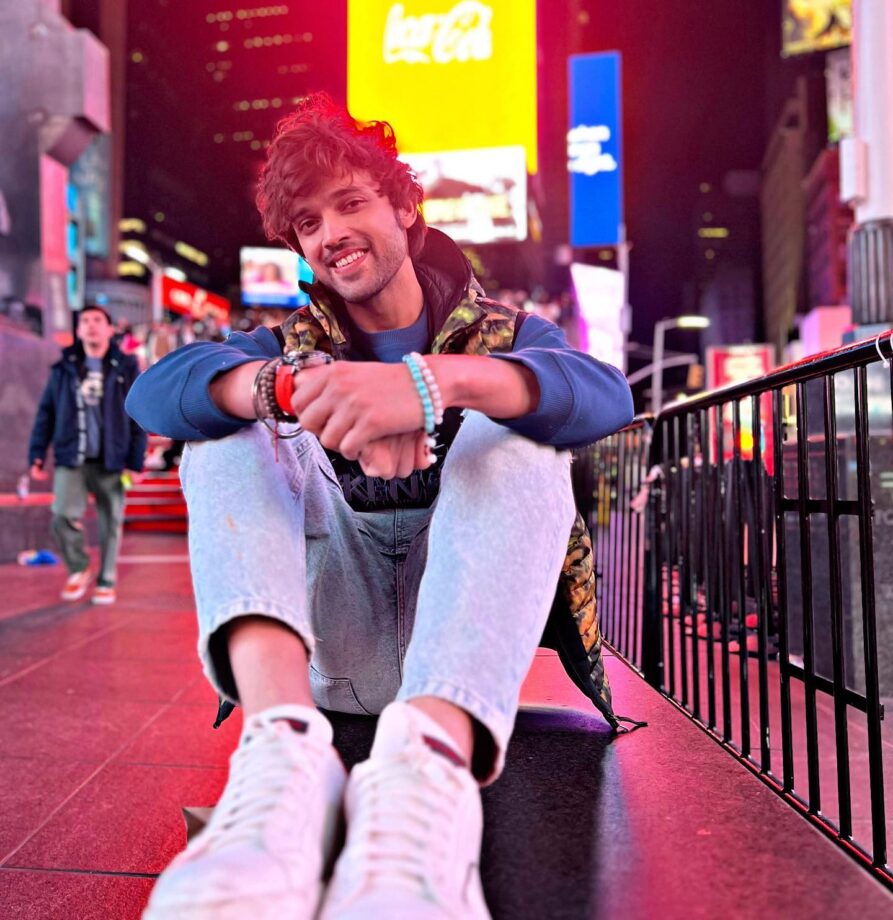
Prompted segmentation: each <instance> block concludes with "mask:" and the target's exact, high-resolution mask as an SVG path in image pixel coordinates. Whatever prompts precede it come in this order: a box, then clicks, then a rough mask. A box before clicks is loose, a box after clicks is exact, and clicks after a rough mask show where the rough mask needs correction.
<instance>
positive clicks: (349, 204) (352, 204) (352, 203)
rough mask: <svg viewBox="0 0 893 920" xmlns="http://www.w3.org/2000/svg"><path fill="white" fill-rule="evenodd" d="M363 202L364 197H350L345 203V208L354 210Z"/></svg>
mask: <svg viewBox="0 0 893 920" xmlns="http://www.w3.org/2000/svg"><path fill="white" fill-rule="evenodd" d="M362 203H363V199H362V198H350V199H349V200H348V201H346V202H345V203H344V210H345V211H348V210H350V211H352V210H354V209H355V208H358V207H359V206H360V205H361V204H362Z"/></svg>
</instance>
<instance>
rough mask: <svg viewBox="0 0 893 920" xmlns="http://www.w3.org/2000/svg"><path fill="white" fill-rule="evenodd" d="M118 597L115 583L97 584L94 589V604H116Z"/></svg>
mask: <svg viewBox="0 0 893 920" xmlns="http://www.w3.org/2000/svg"><path fill="white" fill-rule="evenodd" d="M117 599H118V595H117V593H116V592H115V586H114V585H97V586H96V587H95V588H94V589H93V603H94V604H114V603H115V601H116V600H117Z"/></svg>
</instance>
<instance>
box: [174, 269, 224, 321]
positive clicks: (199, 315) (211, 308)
mask: <svg viewBox="0 0 893 920" xmlns="http://www.w3.org/2000/svg"><path fill="white" fill-rule="evenodd" d="M161 302H162V304H164V306H165V307H167V309H168V310H172V311H173V312H174V313H180V314H181V315H183V316H190V317H192V319H205V318H207V317H209V316H211V317H213V318H214V319H216V320H217V321H218V322H221V323H227V322H229V301H228V300H227V299H226V298H225V297H220V296H218V295H217V294H212V293H211V292H210V291H206V290H205V289H204V288H201V287H199V286H198V285H196V284H190V283H189V282H188V281H177V280H176V279H174V278H169V277H168V276H167V275H163V276H162V278H161Z"/></svg>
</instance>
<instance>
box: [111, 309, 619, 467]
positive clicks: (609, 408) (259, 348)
mask: <svg viewBox="0 0 893 920" xmlns="http://www.w3.org/2000/svg"><path fill="white" fill-rule="evenodd" d="M423 317H424V314H423ZM413 330H415V332H413ZM420 333H421V334H422V338H419V337H418V336H419V334H420ZM354 334H355V333H354ZM353 341H354V342H355V343H356V344H355V349H354V354H352V355H351V357H352V358H357V359H363V358H365V359H366V360H368V359H370V358H374V357H378V359H379V360H388V361H394V360H397V361H399V360H400V356H401V355H402V354H405V353H406V352H408V351H413V350H416V351H420V352H423V353H424V352H425V351H426V350H427V346H428V344H429V342H428V334H427V329H426V328H425V326H424V325H420V324H418V323H417V324H414V326H410V327H408V328H407V329H403V330H395V331H394V332H390V333H379V334H377V335H374V336H366V337H364V338H363V340H362V341H357V339H356V338H354V339H353ZM406 346H408V347H406ZM401 349H403V350H402V351H401ZM363 352H365V354H363ZM280 354H282V350H281V348H280V346H279V340H278V339H277V338H276V336H275V334H274V333H273V332H271V331H270V330H269V329H266V328H264V327H260V328H258V329H255V330H254V331H253V332H250V333H243V332H235V333H233V334H232V335H231V336H230V337H229V338H228V339H227V340H226V341H225V342H220V343H218V342H193V343H192V344H191V345H186V346H184V347H183V348H180V349H178V350H177V351H175V352H173V353H171V354H169V355H167V356H166V357H164V358H163V359H162V360H161V361H159V362H158V363H157V364H156V365H154V366H153V367H151V368H149V370H147V371H146V372H145V373H144V374H142V375H141V376H140V377H139V378H138V379H137V381H136V382H135V383H134V385H133V388H132V389H131V390H130V394H129V395H128V397H127V403H126V409H127V411H128V412H129V413H130V414H131V416H132V417H133V418H134V419H136V421H138V422H139V423H140V425H142V427H143V428H145V429H146V431H150V432H153V433H155V434H161V435H166V436H167V437H170V438H175V439H177V440H185V441H204V440H210V439H215V438H223V437H226V436H227V435H230V434H233V433H234V432H236V431H238V430H239V429H241V428H244V427H245V426H247V425H251V424H254V423H253V422H250V421H246V420H245V419H240V418H235V417H233V416H231V415H229V414H227V413H226V412H223V411H222V410H221V409H219V408H218V407H217V406H216V404H215V403H214V402H213V400H212V399H211V396H210V394H209V391H208V386H209V384H210V383H211V381H212V380H213V379H214V378H215V377H216V376H217V375H218V374H222V373H225V372H226V371H229V370H232V369H233V368H235V367H238V366H239V365H241V364H246V363H248V362H250V361H257V360H268V359H270V358H275V357H278V356H279V355H280ZM490 358H491V360H495V361H516V362H518V363H519V364H523V365H524V366H525V367H527V368H528V369H529V370H530V371H532V372H533V374H534V375H535V376H536V379H537V382H538V384H539V389H540V399H539V404H538V405H537V407H536V408H535V409H534V410H533V411H532V412H530V413H528V414H527V415H524V416H521V417H520V418H515V419H494V421H496V422H498V423H499V424H501V425H505V426H506V427H507V428H510V429H511V430H513V431H515V432H517V433H518V434H521V435H524V436H525V437H528V438H530V439H531V440H533V441H538V442H540V443H542V444H550V445H552V446H553V447H557V448H561V449H565V448H574V447H583V446H585V445H587V444H591V443H593V442H594V441H598V440H599V439H600V438H603V437H606V436H607V435H609V434H612V433H613V432H615V431H617V430H618V429H619V428H622V427H623V426H624V425H626V424H628V423H629V422H630V421H631V420H632V417H633V402H632V395H631V394H630V390H629V386H628V384H627V382H626V378H625V377H624V376H623V374H622V373H621V372H620V371H619V370H617V368H615V367H612V366H611V365H609V364H604V363H602V362H601V361H598V360H596V359H595V358H593V357H591V356H590V355H587V354H584V353H583V352H580V351H576V350H574V349H572V348H571V347H570V346H569V345H568V343H567V339H566V338H565V336H564V333H563V332H562V331H561V330H560V329H559V328H558V327H557V326H556V325H554V324H553V323H550V322H549V321H548V320H545V319H542V318H541V317H539V316H536V315H535V314H531V315H529V316H527V317H525V319H524V322H523V323H522V324H521V327H520V329H519V330H518V334H517V336H516V337H515V345H514V348H513V349H512V351H511V352H510V353H507V354H494V355H491V356H490Z"/></svg>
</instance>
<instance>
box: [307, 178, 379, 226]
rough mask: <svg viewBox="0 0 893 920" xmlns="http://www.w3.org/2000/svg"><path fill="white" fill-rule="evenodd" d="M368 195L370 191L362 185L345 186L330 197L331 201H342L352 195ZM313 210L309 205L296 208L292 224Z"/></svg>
mask: <svg viewBox="0 0 893 920" xmlns="http://www.w3.org/2000/svg"><path fill="white" fill-rule="evenodd" d="M357 194H361V195H368V194H369V189H367V188H365V187H364V186H362V185H345V186H343V187H342V188H338V189H335V191H334V192H332V194H331V195H330V196H329V200H330V201H340V200H341V199H343V198H348V197H349V196H350V195H357ZM312 210H313V208H311V207H310V206H309V205H302V206H298V207H297V208H295V210H294V212H293V214H292V217H291V220H292V223H296V222H297V221H298V220H299V219H300V218H302V217H304V216H305V215H306V214H308V213H309V212H311V211H312Z"/></svg>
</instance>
